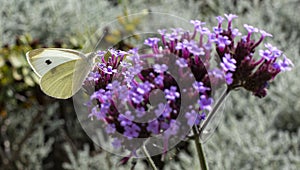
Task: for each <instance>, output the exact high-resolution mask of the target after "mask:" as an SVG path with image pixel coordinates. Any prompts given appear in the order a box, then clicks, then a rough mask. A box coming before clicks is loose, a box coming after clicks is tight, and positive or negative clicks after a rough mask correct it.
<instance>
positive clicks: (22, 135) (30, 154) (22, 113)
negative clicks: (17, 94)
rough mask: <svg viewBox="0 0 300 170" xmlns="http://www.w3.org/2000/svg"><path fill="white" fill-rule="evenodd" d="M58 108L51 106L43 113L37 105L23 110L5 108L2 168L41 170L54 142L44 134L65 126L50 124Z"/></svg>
mask: <svg viewBox="0 0 300 170" xmlns="http://www.w3.org/2000/svg"><path fill="white" fill-rule="evenodd" d="M57 106H58V105H57V104H51V105H49V107H47V108H46V109H44V110H39V109H37V107H36V106H33V107H31V108H29V109H23V110H15V109H13V108H8V109H7V111H8V116H7V118H6V119H5V120H4V121H2V120H1V129H2V131H1V139H0V142H1V144H5V147H4V149H3V150H2V148H0V150H1V158H2V160H1V163H4V165H3V164H1V166H0V167H1V168H4V169H6V168H7V169H10V168H14V169H43V161H44V159H45V158H46V157H48V155H49V153H50V152H51V151H52V149H53V148H52V147H53V143H54V141H55V139H54V138H53V137H50V138H49V137H46V135H49V134H50V133H52V132H53V131H54V130H55V129H57V128H58V127H61V125H62V124H63V123H64V122H62V121H56V122H50V121H49V119H50V118H51V117H52V116H53V115H54V114H55V113H56V110H57ZM2 123H3V124H2ZM2 151H3V152H2ZM5 159H6V160H5ZM5 162H6V163H7V164H5ZM6 165H8V167H6Z"/></svg>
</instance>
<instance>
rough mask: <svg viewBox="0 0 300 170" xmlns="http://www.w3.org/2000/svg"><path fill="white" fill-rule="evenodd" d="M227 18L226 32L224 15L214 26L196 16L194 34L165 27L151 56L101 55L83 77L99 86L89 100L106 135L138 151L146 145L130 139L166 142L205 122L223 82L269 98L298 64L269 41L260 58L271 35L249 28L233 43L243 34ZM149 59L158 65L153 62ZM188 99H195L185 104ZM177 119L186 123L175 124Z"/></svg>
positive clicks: (149, 41) (148, 43)
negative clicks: (215, 63) (157, 97)
mask: <svg viewBox="0 0 300 170" xmlns="http://www.w3.org/2000/svg"><path fill="white" fill-rule="evenodd" d="M225 17H226V18H227V21H228V24H227V28H226V29H224V28H222V23H223V22H224V20H225V19H224V18H223V17H221V16H219V17H217V21H218V26H216V27H214V28H213V29H212V31H210V30H209V29H208V28H206V27H204V25H205V23H204V22H201V21H198V20H192V21H191V23H192V24H193V25H194V30H193V32H189V31H187V30H183V29H180V28H176V29H171V32H168V31H167V30H159V31H158V32H159V34H160V35H161V37H160V38H157V37H152V38H148V39H146V40H145V43H144V44H145V45H146V46H149V47H151V52H150V53H149V54H144V53H143V54H140V53H139V51H138V50H139V49H137V48H134V49H131V50H129V51H127V52H124V51H119V50H114V49H109V50H108V51H100V52H98V57H99V58H100V61H101V62H100V63H97V65H96V67H95V69H94V71H93V72H91V73H90V75H89V77H88V78H87V80H86V82H85V83H86V84H92V85H93V86H94V87H95V89H96V91H95V92H94V93H93V94H92V95H91V98H90V99H91V103H92V102H93V101H96V103H97V104H96V106H91V107H92V108H91V113H90V115H89V116H90V117H95V118H96V119H97V120H101V121H103V122H104V123H105V125H106V127H105V129H106V132H107V133H108V134H109V135H111V136H112V137H113V138H114V140H113V143H112V145H113V146H114V147H121V146H123V147H125V148H126V149H130V150H132V151H134V150H136V149H138V148H139V147H140V145H142V144H141V143H135V144H134V145H132V144H128V145H126V143H130V141H131V140H133V139H134V138H147V137H150V136H153V135H158V134H162V135H163V136H165V139H166V140H165V141H164V142H165V143H166V144H165V145H166V146H167V141H168V139H169V138H171V137H172V136H176V135H179V134H180V133H181V132H182V131H184V129H190V127H192V126H194V125H196V126H199V125H200V124H201V122H202V121H203V120H204V119H205V117H206V113H207V112H209V111H210V110H211V109H212V106H213V103H214V101H213V99H212V97H211V95H212V94H211V93H212V89H211V87H212V85H215V84H218V83H220V82H222V81H224V80H225V82H226V84H227V87H228V89H230V90H231V89H234V88H237V87H244V88H245V89H247V90H249V91H251V92H253V93H254V95H256V96H258V97H264V96H265V95H266V86H267V84H268V83H269V81H271V80H273V79H274V77H275V76H276V75H277V74H278V73H279V72H281V71H285V70H290V68H291V66H292V65H293V64H292V62H291V61H290V60H289V59H288V58H286V57H285V56H284V59H283V60H280V61H278V62H276V61H277V58H279V57H280V56H282V51H280V50H278V49H277V48H276V47H274V46H272V45H271V44H265V47H266V49H265V50H260V51H259V55H260V56H261V58H260V59H258V60H256V59H254V57H253V56H254V52H255V48H256V47H257V46H258V45H259V44H260V43H261V42H262V41H263V39H264V38H265V37H267V36H271V35H270V34H268V33H266V32H265V31H263V30H258V29H257V28H255V27H252V26H249V25H245V28H246V30H247V31H248V34H247V35H246V36H242V37H241V38H240V40H238V41H235V39H236V37H238V36H241V33H240V32H239V30H238V29H236V28H232V20H233V19H234V18H237V16H236V15H232V14H229V15H225ZM256 32H260V34H261V37H260V39H259V40H258V41H255V40H253V39H251V36H252V34H253V33H256ZM214 44H215V48H216V52H217V54H218V57H219V58H218V59H219V61H220V63H219V67H218V68H210V67H211V64H210V61H211V58H212V57H211V53H212V50H213V49H214V48H213V45H214ZM150 61H151V62H152V63H153V61H154V63H155V64H152V65H151V64H149V63H151V62H150ZM180 82H184V83H180ZM156 89H158V90H160V91H162V92H163V94H164V101H159V102H158V103H157V106H151V103H152V102H151V100H150V99H151V95H150V94H151V93H155V90H156ZM187 101H195V102H194V103H192V104H188V106H187V107H182V105H183V104H184V103H187ZM124 108H126V109H124ZM179 114H183V115H182V116H180V115H179ZM178 117H183V118H184V120H183V121H177V118H178ZM145 120H146V121H145ZM117 134H122V135H123V136H124V138H119V137H118V136H117ZM165 149H166V148H165Z"/></svg>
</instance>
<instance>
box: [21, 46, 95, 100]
mask: <svg viewBox="0 0 300 170" xmlns="http://www.w3.org/2000/svg"><path fill="white" fill-rule="evenodd" d="M95 56H96V54H95V53H88V54H83V53H81V52H79V51H76V50H71V49H63V48H40V49H35V50H32V51H29V52H27V53H26V58H27V61H28V63H29V64H30V66H31V67H32V69H33V70H34V72H35V73H36V74H37V75H38V76H39V77H40V86H41V89H42V91H43V92H44V93H46V94H47V95H49V96H51V97H54V98H59V99H67V98H70V97H71V96H73V95H74V94H75V93H76V92H77V91H78V90H79V89H80V88H81V86H82V83H83V81H84V79H85V78H86V76H87V75H88V73H89V71H90V70H91V68H92V67H93V63H94V58H95Z"/></svg>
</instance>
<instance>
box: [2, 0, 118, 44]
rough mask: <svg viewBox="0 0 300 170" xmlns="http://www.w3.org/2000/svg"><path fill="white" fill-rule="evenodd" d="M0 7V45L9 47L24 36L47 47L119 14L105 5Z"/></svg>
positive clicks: (49, 3)
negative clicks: (6, 44) (40, 41)
mask: <svg viewBox="0 0 300 170" xmlns="http://www.w3.org/2000/svg"><path fill="white" fill-rule="evenodd" d="M0 3H1V6H0V13H1V15H0V21H1V28H0V37H1V39H0V42H1V43H12V42H13V41H14V38H15V36H17V35H22V34H24V33H30V34H31V35H33V36H34V37H36V38H39V39H41V40H43V41H45V42H46V43H51V42H53V40H56V39H60V40H61V39H63V38H66V37H68V36H71V35H74V34H76V33H78V32H85V31H87V30H86V29H89V28H93V27H97V28H98V27H101V24H103V23H105V22H108V21H109V20H111V19H113V18H114V17H116V14H120V12H119V11H120V10H119V9H118V8H111V6H110V4H109V3H108V2H107V1H92V0H87V1H79V0H76V1H72V0H67V1H60V0H51V1H35V0H29V1H27V0H21V1H18V0H12V1H7V0H1V1H0ZM112 9H113V10H112Z"/></svg>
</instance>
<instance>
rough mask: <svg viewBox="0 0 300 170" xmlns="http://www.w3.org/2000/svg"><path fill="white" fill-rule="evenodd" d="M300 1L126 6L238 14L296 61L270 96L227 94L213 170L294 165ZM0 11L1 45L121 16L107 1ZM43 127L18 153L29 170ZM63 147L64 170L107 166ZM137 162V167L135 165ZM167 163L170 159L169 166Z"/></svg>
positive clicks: (210, 150) (17, 4)
mask: <svg viewBox="0 0 300 170" xmlns="http://www.w3.org/2000/svg"><path fill="white" fill-rule="evenodd" d="M150 3H151V5H149V4H150ZM299 5H300V2H299V1H297V0H287V1H276V0H263V1H260V0H252V1H246V0H245V1H237V4H236V5H233V1H232V0H213V1H209V0H204V1H194V0H186V1H179V0H178V1H176V2H175V1H171V0H167V1H162V0H161V1H155V2H151V1H148V0H138V1H134V3H133V4H129V5H128V8H129V9H130V10H131V11H132V12H139V11H140V10H142V9H150V10H151V11H155V12H164V13H171V14H174V15H177V16H178V15H180V17H183V18H185V19H187V20H189V19H195V18H197V19H200V20H203V21H207V22H208V24H209V22H210V20H211V21H213V20H214V18H211V16H215V15H216V14H223V13H236V14H237V15H238V16H239V18H240V19H238V20H237V22H239V23H236V25H237V24H239V25H240V27H242V25H243V24H244V23H249V24H251V25H255V26H257V27H259V28H262V29H264V30H267V31H268V32H270V33H272V34H273V35H274V38H273V39H272V40H271V39H270V41H272V43H275V44H276V46H279V48H281V49H283V50H284V51H285V54H286V55H287V56H288V57H290V58H291V59H292V60H293V62H294V64H295V69H294V70H292V72H290V73H289V74H284V75H281V76H278V77H277V78H276V79H277V80H276V82H275V83H274V86H273V87H272V88H271V90H270V92H269V96H268V97H266V98H264V99H263V100H257V99H256V98H254V97H253V96H250V95H249V94H247V93H245V92H244V91H242V90H241V91H236V92H233V93H232V94H231V95H230V97H229V98H228V99H229V100H227V101H226V109H225V110H224V117H223V119H222V122H221V123H220V126H219V128H218V130H217V131H216V133H215V134H214V135H213V136H212V138H211V139H210V140H209V141H208V142H207V143H206V144H205V145H204V149H205V151H206V153H207V159H208V163H209V166H210V167H211V169H299V167H300V161H299V160H300V153H299V143H300V132H299V131H300V130H299V127H300V121H299V120H300V114H299V110H300V102H299V94H300V88H299V83H300V82H299V81H300V80H298V77H299V76H300V71H299V69H298V68H299V67H300V62H299V59H298V58H299V54H300V53H299V50H298V49H299V47H300V42H299V38H298V37H299V33H300V28H299V27H298V25H299V23H300V17H298V16H297V11H298V9H297V8H298V7H299ZM204 7H205V8H204ZM0 12H1V15H0V22H1V27H0V37H1V40H0V41H1V43H10V42H12V41H13V39H14V37H15V36H16V35H18V34H23V33H24V32H29V33H31V34H32V35H34V37H42V38H43V39H44V40H47V41H48V42H51V41H52V40H53V39H56V38H61V37H65V36H66V35H71V34H73V33H75V32H77V31H78V32H81V31H85V30H83V27H82V26H83V25H84V26H85V25H86V26H87V27H88V28H92V27H98V26H99V25H100V26H101V24H103V23H105V22H108V20H110V19H112V18H114V17H115V16H116V15H120V14H121V10H120V7H111V6H109V3H108V2H106V1H92V0H88V1H79V0H75V1H60V0H52V1H34V0H30V1H26V0H21V1H18V0H12V1H7V0H1V6H0ZM204 12H205V13H204ZM16 115H17V114H16ZM24 115H25V112H24ZM29 120H30V117H28V116H19V115H18V116H16V118H15V120H14V122H12V123H14V124H15V125H14V126H11V127H12V128H13V127H15V126H16V124H18V123H22V124H23V125H24V126H25V125H28V123H29V122H30V121H29ZM60 123H61V122H60ZM57 126H58V125H57ZM290 127H293V128H290ZM14 131H16V130H14ZM20 132H21V133H22V130H20ZM43 133H44V130H43V129H41V128H38V130H37V131H36V132H35V134H34V135H32V140H30V142H31V143H26V144H25V146H26V147H25V148H24V149H23V150H22V152H21V154H22V156H23V155H24V158H26V157H28V156H29V155H30V156H29V157H30V158H29V159H28V161H29V162H30V164H29V165H28V166H30V167H28V169H40V167H41V161H42V159H43V158H45V157H46V156H47V154H48V153H49V152H50V150H51V144H52V142H53V141H52V139H50V140H48V141H46V142H45V141H44V138H43V136H44V135H43ZM20 136H21V135H20ZM65 149H66V152H67V153H68V158H69V159H70V162H69V163H65V164H64V165H63V167H64V168H65V169H78V168H85V167H100V166H101V167H102V166H103V167H109V165H108V162H109V161H106V160H107V158H106V156H107V155H106V154H107V153H105V152H103V153H101V154H97V155H95V156H94V155H92V154H90V149H89V148H88V147H87V146H85V147H84V149H83V150H79V151H78V152H77V153H75V154H74V153H72V152H71V151H70V148H69V146H68V145H66V148H65ZM182 157H183V159H182V160H186V161H187V167H189V169H192V166H191V165H193V166H195V168H196V167H197V166H198V165H197V163H198V162H197V160H196V156H194V158H195V159H194V160H188V159H185V158H189V157H187V156H185V155H184V154H182ZM114 158H115V159H112V160H111V162H112V163H113V164H114V165H115V164H116V162H117V159H116V157H114ZM109 159H110V156H109ZM168 161H170V160H167V162H168ZM170 162H171V163H173V162H172V161H170ZM17 164H18V166H19V167H20V168H22V167H24V165H23V164H22V163H17ZM174 164H176V163H174ZM142 166H143V165H142V164H139V165H137V169H138V167H142ZM170 166H171V165H167V167H166V169H168V167H170ZM172 166H174V167H173V168H175V167H178V166H177V165H172ZM119 168H121V169H122V168H124V169H126V168H127V167H119ZM96 169H97V168H96ZM127 169H128V168H127ZM169 169H171V168H169Z"/></svg>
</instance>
